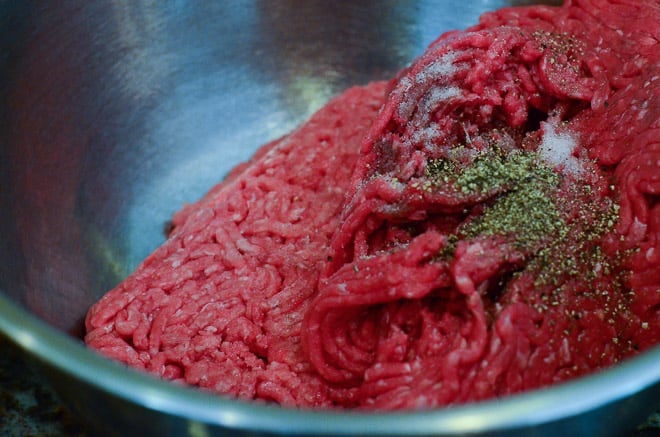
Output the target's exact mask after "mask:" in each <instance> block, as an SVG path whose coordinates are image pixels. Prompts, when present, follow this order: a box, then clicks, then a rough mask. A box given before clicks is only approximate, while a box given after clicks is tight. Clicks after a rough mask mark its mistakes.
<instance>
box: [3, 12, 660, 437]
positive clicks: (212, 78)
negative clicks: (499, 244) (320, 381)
mask: <svg viewBox="0 0 660 437" xmlns="http://www.w3.org/2000/svg"><path fill="white" fill-rule="evenodd" d="M514 3H517V4H521V2H511V3H509V2H504V1H494V0H493V1H488V0H482V1H474V2H470V1H466V0H463V1H446V0H440V1H435V2H433V1H421V2H398V1H365V2H349V1H345V2H326V1H324V0H315V1H305V2H302V1H292V0H290V1H280V2H270V1H265V0H264V1H241V2H238V1H237V2H188V1H184V0H178V1H171V2H159V1H154V0H139V1H134V0H107V1H92V2H76V1H61V2H37V1H35V2H12V1H3V2H0V96H1V98H0V146H1V149H0V291H1V293H0V331H1V332H2V333H3V334H4V335H5V336H7V337H9V338H10V339H11V340H12V341H14V342H15V343H17V344H18V345H20V346H21V347H22V348H23V349H24V350H25V351H26V352H27V353H28V354H29V355H31V356H32V357H34V358H35V359H36V361H37V362H38V363H39V365H40V371H41V372H43V373H44V374H45V375H46V376H47V377H48V379H49V381H51V383H52V385H53V386H54V388H55V389H56V390H57V391H58V393H59V394H60V395H61V397H62V398H63V400H64V401H65V402H66V404H67V405H68V406H69V407H70V408H71V410H72V411H73V412H74V413H75V414H76V415H77V416H78V417H80V418H81V420H85V421H86V423H87V425H88V426H89V427H90V430H91V431H92V433H93V434H94V435H97V434H102V433H103V434H116V435H127V434H138V435H194V436H206V435H215V434H223V433H225V432H228V431H232V432H235V433H236V434H250V435H253V433H265V434H268V433H272V434H296V433H301V434H364V435H404V434H405V435H411V434H418V435H419V434H425V435H426V434H428V435H448V434H466V433H467V434H470V433H474V434H494V435H496V434H502V435H514V434H525V433H529V432H533V433H534V435H557V433H559V432H566V433H571V434H572V433H587V432H588V433H589V434H591V435H613V434H617V433H620V432H623V431H626V430H630V429H631V427H634V426H635V425H636V424H638V423H640V422H641V421H642V420H643V419H644V418H645V417H646V416H647V415H648V414H649V413H651V412H652V411H653V410H654V408H655V407H656V406H657V403H658V399H660V365H658V362H660V349H657V348H656V349H654V350H650V351H647V352H646V353H644V354H642V355H641V356H639V357H638V358H635V359H632V360H630V361H629V362H626V363H623V364H621V365H619V366H617V367H616V368H613V369H611V370H607V371H605V372H601V373H599V374H596V375H593V376H590V377H588V378H583V379H581V380H579V381H575V382H571V383H567V384H563V385H560V386H556V387H553V388H550V389H545V390H539V391H535V392H531V393H528V394H524V395H520V396H513V397H511V398H508V399H502V400H496V401H489V402H484V403H480V404H474V405H468V406H463V407H455V408H449V409H443V410H438V411H427V412H415V413H396V414H358V413H340V412H310V411H295V410H291V409H283V408H279V407H275V406H269V405H262V404H252V403H245V402H240V401H235V400H231V399H225V398H222V397H220V396H214V395H210V394H207V393H203V392H200V391H198V390H194V389H191V388H186V387H181V386H177V385H174V384H171V383H166V382H162V381H159V380H157V379H155V378H152V377H151V376H147V375H143V374H140V373H137V372H134V371H131V370H127V369H126V368H124V367H123V366H121V365H119V364H116V363H114V362H111V361H109V360H106V359H104V358H102V357H100V356H97V355H96V354H95V353H93V352H91V351H89V350H87V349H86V348H85V347H84V345H83V343H82V341H81V338H82V334H83V324H82V321H83V317H84V315H85V312H86V310H87V309H88V307H89V306H90V305H91V304H92V303H93V302H94V301H96V300H97V299H98V298H99V297H100V296H101V295H102V294H103V293H104V292H105V291H107V290H108V289H110V288H112V287H113V286H114V285H115V284H117V283H118V282H119V281H120V280H121V279H122V278H123V277H125V276H126V275H127V274H128V273H129V272H130V271H131V270H132V269H133V268H135V266H136V265H137V263H139V261H140V260H141V259H142V258H143V257H145V256H146V255H147V254H149V253H150V251H152V250H153V249H154V248H155V247H157V245H159V244H160V243H161V242H162V241H163V240H164V234H163V228H164V226H165V225H166V223H167V220H168V218H169V217H170V216H171V215H172V213H173V212H175V211H176V210H177V209H179V208H180V207H181V206H182V205H183V204H184V203H185V202H190V201H194V200H195V199H197V198H199V197H200V196H201V195H202V194H203V193H204V192H205V191H206V190H207V189H208V188H210V187H211V186H212V185H213V184H214V183H216V182H217V181H219V180H220V179H221V178H222V177H223V175H224V174H225V173H226V172H227V171H228V170H229V169H230V168H231V167H232V166H233V165H235V164H237V163H238V162H240V161H242V160H245V159H247V158H248V157H249V156H250V155H251V154H252V153H253V152H254V151H255V150H256V148H257V147H258V146H259V145H260V144H262V143H265V142H266V141H268V140H270V139H273V138H275V137H278V136H280V135H282V134H284V133H285V132H287V131H289V130H291V129H292V128H293V127H295V126H296V125H297V124H298V123H300V122H301V121H302V120H304V119H305V118H306V117H308V116H309V115H310V114H311V113H312V112H313V111H315V110H316V109H318V108H319V107H320V106H321V105H323V103H324V102H326V101H327V100H328V99H329V98H330V97H331V96H333V95H335V94H336V93H338V92H340V91H341V90H343V89H345V88H346V87H348V86H349V85H351V84H364V83H367V82H369V81H371V80H375V79H384V78H389V77H391V76H392V75H393V74H395V73H396V71H397V70H399V69H400V68H401V67H403V66H405V65H406V64H407V63H408V62H410V60H411V59H412V58H413V57H415V56H416V55H418V54H420V53H421V52H422V51H423V49H424V47H425V46H426V45H427V44H428V43H429V42H430V41H431V40H432V39H434V38H435V37H436V36H437V35H439V34H440V33H441V32H443V31H445V30H448V29H451V28H462V27H465V26H467V25H469V24H471V23H474V22H475V21H476V19H477V17H478V15H479V14H480V13H481V12H483V11H485V10H488V9H494V8H498V7H501V6H504V5H506V4H514Z"/></svg>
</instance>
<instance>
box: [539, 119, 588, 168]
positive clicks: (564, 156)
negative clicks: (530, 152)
mask: <svg viewBox="0 0 660 437" xmlns="http://www.w3.org/2000/svg"><path fill="white" fill-rule="evenodd" d="M576 145H577V142H576V141H575V138H573V137H572V136H571V135H570V134H569V133H567V132H561V133H559V132H557V131H556V130H555V126H553V125H552V124H550V123H543V139H542V141H541V145H540V146H539V150H538V152H539V155H540V156H541V159H543V160H544V161H545V162H546V163H548V164H549V165H551V166H554V167H562V168H563V170H564V173H566V174H570V175H573V176H578V175H580V173H582V171H583V167H582V164H581V163H580V160H579V159H578V158H576V157H575V156H573V151H574V150H575V147H576Z"/></svg>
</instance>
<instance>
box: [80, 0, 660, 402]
mask: <svg viewBox="0 0 660 437" xmlns="http://www.w3.org/2000/svg"><path fill="white" fill-rule="evenodd" d="M658 22H660V7H659V6H658V3H657V1H650V0H645V1H625V0H620V1H604V0H591V1H589V0H582V1H571V2H567V3H566V4H565V5H564V6H562V7H548V6H532V7H518V8H507V9H502V10H499V11H495V12H492V13H488V14H486V15H484V16H482V17H481V19H480V22H479V24H477V25H476V26H474V27H472V28H470V29H467V30H466V31H452V32H448V33H446V34H443V35H442V36H440V37H439V38H438V39H437V40H436V41H434V42H433V43H432V44H431V45H430V46H429V48H428V49H427V51H426V52H425V53H424V54H423V55H422V56H421V57H420V58H419V59H417V60H416V61H415V62H414V63H413V64H412V65H411V66H410V67H408V68H406V69H405V70H403V71H402V72H401V73H400V74H399V75H398V76H397V77H396V78H395V79H394V80H393V81H392V82H391V83H389V84H388V85H385V84H383V83H376V84H372V85H369V86H367V87H365V88H354V89H351V90H349V91H348V92H347V93H346V94H344V95H342V96H340V97H338V98H336V99H335V100H333V101H332V102H331V103H329V105H328V106H327V107H326V108H324V109H323V110H321V111H320V112H319V113H318V114H316V115H315V116H314V117H313V118H312V119H311V120H310V122H308V123H307V124H305V125H303V126H302V127H301V128H299V129H298V130H297V131H296V132H294V133H292V134H291V135H289V136H288V137H286V138H284V139H283V140H279V141H276V142H274V143H271V144H270V145H267V146H265V147H264V149H262V150H263V151H261V152H260V153H259V154H258V155H257V156H255V158H254V159H253V160H252V161H251V162H250V163H248V164H246V165H244V166H241V167H240V168H238V169H237V170H235V171H234V172H233V173H232V175H231V177H230V178H229V179H228V180H226V181H225V182H223V183H222V184H220V185H218V186H217V187H215V188H214V189H212V190H211V192H210V193H209V194H208V195H207V196H206V197H205V198H204V199H202V200H201V201H199V202H198V203H196V204H193V205H190V206H188V207H186V208H184V210H183V211H182V212H180V213H179V214H177V216H175V218H174V225H175V227H174V231H173V233H172V234H171V236H170V237H169V239H168V241H167V242H166V243H165V244H164V245H163V246H162V247H161V248H159V249H158V250H157V251H156V252H154V254H152V255H151V256H150V257H149V258H148V259H147V260H146V261H145V262H144V263H143V264H142V265H141V266H140V267H139V268H138V269H137V271H136V272H135V273H134V274H133V275H131V276H130V277H129V278H128V279H127V280H126V281H124V282H123V283H122V284H120V285H119V286H118V287H117V288H116V289H114V290H112V291H111V292H110V293H108V294H107V295H106V296H105V297H103V298H102V300H101V301H100V302H99V303H97V304H96V305H95V306H94V307H93V308H92V309H91V310H90V312H89V314H88V316H87V319H86V323H87V330H88V333H87V336H86V341H87V343H88V344H89V345H90V347H93V348H95V349H97V350H99V351H100V352H101V353H103V354H105V355H107V356H109V357H111V358H114V359H117V360H120V361H123V362H125V363H127V364H129V365H131V366H135V367H138V368H141V369H146V370H148V371H150V372H153V373H156V374H158V375H161V376H163V377H165V378H169V379H175V380H183V381H185V382H187V383H189V384H193V385H198V386H200V387H204V388H208V389H211V390H215V391H217V392H219V393H223V394H229V395H232V396H237V397H240V398H243V399H261V400H265V401H275V402H277V403H280V404H283V405H292V406H298V407H330V406H333V407H346V408H351V407H355V408H366V409H379V410H391V409H415V408H432V407H439V406H444V405H452V404H460V403H465V402H470V401H476V400H481V399H488V398H493V397H499V396H503V395H507V394H512V393H517V392H521V391H525V390H529V389H533V388H538V387H543V386H547V385H551V384H555V383H557V382H561V381H565V380H569V379H572V378H575V377H578V376H581V375H584V374H588V373H591V372H593V371H595V370H597V369H601V368H605V367H609V366H611V365H614V364H615V363H617V362H618V361H620V360H622V359H625V358H627V357H629V356H632V355H634V354H637V353H638V352H639V351H643V350H645V349H648V348H650V347H652V346H654V345H655V344H657V343H658V334H659V333H660V310H659V309H660V251H659V250H660V247H659V245H660V244H659V239H660V204H659V203H658V196H659V195H660V121H659V119H660V118H659V117H658V112H659V109H658V108H659V107H660V75H658V65H659V64H660V62H659V61H660V55H659V54H658V53H659V52H658V44H657V43H658V37H659V36H660V35H659V33H660V32H659V31H658V30H657V23H658ZM385 93H386V94H387V98H386V99H384V98H383V97H382V96H383V95H384V94H385ZM381 105H382V108H380V110H378V109H379V107H380V106H381Z"/></svg>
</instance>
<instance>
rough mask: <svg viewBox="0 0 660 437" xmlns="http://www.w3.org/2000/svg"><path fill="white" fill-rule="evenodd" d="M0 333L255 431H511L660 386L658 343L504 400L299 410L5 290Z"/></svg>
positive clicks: (144, 397)
mask: <svg viewBox="0 0 660 437" xmlns="http://www.w3.org/2000/svg"><path fill="white" fill-rule="evenodd" d="M0 332H3V333H4V334H5V335H6V336H8V337H9V338H10V339H11V340H12V341H14V342H15V343H17V344H18V345H19V346H20V347H22V348H23V349H24V350H26V351H27V352H28V353H30V354H31V355H32V356H34V357H36V358H38V359H39V360H40V361H42V362H44V363H45V364H47V365H50V366H52V367H54V368H56V369H58V370H59V371H61V372H64V373H65V374H68V375H70V376H72V377H74V378H77V379H78V380H81V381H83V382H84V383H86V384H89V385H91V386H94V387H96V388H97V389H100V390H102V391H104V392H106V393H109V394H112V395H114V396H116V397H119V398H122V399H124V400H127V401H130V402H134V403H137V404H138V405H142V406H144V407H146V408H149V409H152V410H156V411H159V412H162V413H167V414H170V415H173V416H177V417H181V418H185V419H187V420H193V421H198V422H200V423H204V424H208V425H216V426H222V427H227V428H232V429H243V430H251V431H274V430H277V431H278V432H282V431H285V432H287V433H316V434H326V433H333V434H351V433H355V432H360V433H365V430H366V432H367V433H369V434H373V435H383V434H390V435H392V434H401V433H405V434H409V435H414V434H428V433H435V434H438V435H442V434H451V433H467V432H480V431H484V430H488V431H505V430H511V429H516V428H519V427H529V426H537V425H542V424H544V423H548V422H552V421H555V420H561V419H566V418H570V417H573V416H576V415H579V414H581V413H585V412H588V411H590V410H593V409H596V408H599V407H602V406H604V405H606V404H609V403H612V402H616V401H618V400H621V399H625V398H627V397H630V396H632V395H634V394H635V393H638V392H639V391H641V390H644V389H647V388H649V387H652V386H657V385H659V384H660V366H658V365H657V363H658V362H660V346H656V347H655V348H653V349H651V350H648V351H646V352H644V353H642V354H640V355H639V356H637V357H635V358H632V359H630V360H627V361H626V362H624V363H621V364H619V365H617V366H614V367H613V368H610V369H607V370H604V371H601V372H599V373H596V374H593V375H590V376H586V377H583V378H580V379H577V380H575V381H571V382H566V383H562V384H558V385H556V386H553V387H550V388H545V389H541V390H535V391H531V392H528V393H524V394H519V395H513V396H510V397H508V398H505V399H498V400H490V401H484V402H480V403H474V404H469V405H464V406H456V407H450V408H444V409H437V410H430V411H414V412H395V413H364V412H362V413H361V412H346V411H311V410H295V409H288V408H282V407H278V406H272V405H265V404H259V403H250V402H244V401H239V400H235V399H227V398H223V397H221V396H217V395H215V394H211V393H206V392H203V391H201V390H196V389H193V388H189V387H184V386H179V385H177V384H173V383H171V382H166V381H161V380H159V379H157V378H154V377H153V376H151V375H147V374H144V373H142V372H138V371H133V370H127V368H126V367H125V366H123V365H121V364H118V363H115V362H113V361H111V360H108V359H106V358H103V357H102V356H100V355H98V354H96V353H94V352H92V351H90V350H89V349H87V348H86V347H85V346H84V345H83V344H82V343H81V342H78V341H75V340H74V339H73V338H72V337H70V336H68V335H66V334H64V333H63V332H61V331H59V330H57V329H54V328H52V327H51V326H49V325H47V324H46V323H45V322H43V321H41V320H40V319H38V318H37V317H36V316H34V315H32V314H31V313H29V312H28V311H26V310H25V309H23V308H22V307H20V306H18V305H17V304H15V303H14V302H12V301H11V300H10V299H9V298H8V297H7V296H6V295H5V294H4V293H2V292H0ZM136 387H139V390H138V389H136Z"/></svg>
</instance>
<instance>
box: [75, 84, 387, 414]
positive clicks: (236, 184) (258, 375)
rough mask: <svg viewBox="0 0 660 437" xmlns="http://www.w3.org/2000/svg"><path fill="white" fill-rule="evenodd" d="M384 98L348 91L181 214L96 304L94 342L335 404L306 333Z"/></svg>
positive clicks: (281, 395)
mask: <svg viewBox="0 0 660 437" xmlns="http://www.w3.org/2000/svg"><path fill="white" fill-rule="evenodd" d="M384 97H385V85H384V84H383V83H374V84H372V85H370V86H369V87H365V88H352V89H350V90H348V91H346V92H345V93H344V94H343V95H341V96H339V97H337V98H336V99H334V100H333V101H332V102H330V103H329V104H328V105H327V106H326V107H325V108H323V109H322V110H321V111H319V112H318V113H317V114H316V115H314V116H313V117H312V118H311V119H310V120H309V121H308V122H307V123H306V124H304V125H303V126H301V127H300V128H298V129H297V130H296V131H294V132H293V133H291V134H289V135H287V136H286V137H284V138H283V139H281V140H278V141H276V142H273V143H271V144H269V145H267V146H264V148H263V149H262V150H261V151H260V152H258V154H257V156H255V157H254V158H253V159H252V161H251V162H250V163H248V164H247V165H243V166H242V167H241V168H240V169H238V170H235V171H234V172H232V174H231V175H230V176H229V178H228V179H227V180H226V181H225V182H223V183H221V184H219V185H218V186H217V187H215V188H214V189H212V190H211V191H210V192H209V194H207V195H206V196H205V198H204V199H202V200H201V201H199V202H197V203H195V204H193V205H189V206H187V207H186V208H185V209H184V210H182V211H181V212H180V213H178V214H177V215H176V216H175V218H174V225H175V227H174V230H173V231H172V233H171V234H170V236H169V239H168V240H167V242H165V244H163V245H162V246H161V247H160V248H158V249H157V250H156V251H155V252H154V253H153V254H152V255H150V256H149V257H148V258H147V259H146V260H145V261H144V262H143V263H142V264H141V265H140V266H139V267H138V269H137V270H136V271H135V273H133V274H132V275H131V276H130V277H129V278H127V279H126V280H125V281H124V282H122V283H121V284H119V285H118V286H117V287H116V288H115V289H114V290H112V291H110V292H109V293H108V294H106V295H105V296H104V297H103V298H102V299H101V300H100V301H99V302H98V303H96V304H95V305H94V306H93V307H92V308H91V310H90V311H89V313H88V315H87V319H86V326H87V335H86V338H85V340H86V342H87V344H88V345H89V346H90V347H92V348H94V349H96V350H98V351H99V352H101V353H102V354H104V355H106V356H108V357H111V358H114V359H116V360H119V361H122V362H124V363H126V364H128V365H130V366H133V367H136V368H139V369H145V370H147V371H149V372H152V373H155V374H157V375H160V376H162V377H165V378H168V379H172V380H180V381H185V382H186V383H188V384H193V385H197V386H200V387H203V388H207V389H211V390H214V391H217V392H220V393H224V394H228V395H232V396H239V397H241V398H246V399H254V398H259V399H265V400H272V401H276V402H279V403H282V404H286V405H301V406H306V405H309V406H318V405H327V404H328V403H329V401H328V398H327V395H326V391H327V390H326V387H325V386H326V384H325V383H324V382H323V381H322V380H321V379H320V377H319V376H318V375H317V374H316V373H315V372H314V371H313V370H312V369H311V367H310V365H309V364H307V363H306V360H305V359H304V357H303V354H302V350H301V348H300V328H301V323H302V319H303V317H304V314H305V312H306V310H307V307H308V305H309V302H310V297H311V296H312V295H313V293H314V291H315V286H316V282H317V278H318V272H319V270H320V267H321V265H322V263H323V262H325V261H326V258H327V256H328V254H329V252H328V241H329V239H330V237H331V236H332V234H333V232H334V231H335V229H336V228H337V226H338V220H339V211H340V210H341V202H342V199H343V195H344V190H345V187H346V185H347V184H348V181H349V180H350V175H351V173H352V171H353V168H354V166H355V162H356V160H357V155H358V152H359V146H360V141H361V140H362V137H363V134H364V132H365V130H366V129H368V127H369V126H370V124H371V122H372V121H373V119H374V117H375V115H376V112H377V110H378V109H379V108H380V106H381V105H382V102H383V99H384Z"/></svg>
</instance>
